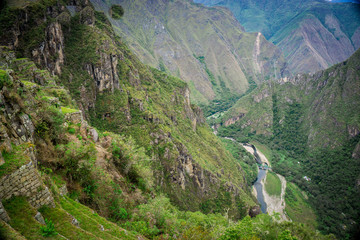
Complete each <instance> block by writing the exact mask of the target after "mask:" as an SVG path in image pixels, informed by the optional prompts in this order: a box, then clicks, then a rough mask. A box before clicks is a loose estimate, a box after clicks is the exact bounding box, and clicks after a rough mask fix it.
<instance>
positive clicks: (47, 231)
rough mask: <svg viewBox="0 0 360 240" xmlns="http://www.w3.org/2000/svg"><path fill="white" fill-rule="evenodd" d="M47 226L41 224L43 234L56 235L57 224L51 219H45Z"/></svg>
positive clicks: (47, 235) (45, 235)
mask: <svg viewBox="0 0 360 240" xmlns="http://www.w3.org/2000/svg"><path fill="white" fill-rule="evenodd" d="M45 223H46V226H41V227H40V230H41V235H42V236H44V237H50V236H55V235H56V234H57V232H56V231H55V226H54V224H53V222H52V221H51V220H47V219H45Z"/></svg>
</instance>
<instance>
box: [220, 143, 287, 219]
mask: <svg viewBox="0 0 360 240" xmlns="http://www.w3.org/2000/svg"><path fill="white" fill-rule="evenodd" d="M226 139H229V140H231V141H233V142H236V141H235V139H232V138H226ZM239 144H240V145H241V146H242V147H243V148H245V150H246V151H248V152H249V153H251V154H252V155H253V156H254V157H255V160H256V162H257V164H258V165H259V169H258V175H257V178H256V181H255V182H254V184H253V194H254V196H256V198H257V200H258V202H259V203H260V206H261V212H263V213H269V214H273V213H274V212H276V213H279V214H280V218H281V219H282V220H285V221H289V220H290V219H289V218H288V217H287V215H286V213H285V189H286V180H285V178H284V177H283V176H281V175H279V174H276V175H277V176H278V177H279V179H280V181H281V195H280V196H273V195H269V194H268V193H267V192H266V191H265V181H266V174H267V170H268V169H269V168H270V163H269V161H268V159H267V158H266V156H265V155H264V154H263V153H262V152H260V151H259V150H257V149H256V147H255V146H254V145H252V144H248V143H239ZM290 221H291V220H290Z"/></svg>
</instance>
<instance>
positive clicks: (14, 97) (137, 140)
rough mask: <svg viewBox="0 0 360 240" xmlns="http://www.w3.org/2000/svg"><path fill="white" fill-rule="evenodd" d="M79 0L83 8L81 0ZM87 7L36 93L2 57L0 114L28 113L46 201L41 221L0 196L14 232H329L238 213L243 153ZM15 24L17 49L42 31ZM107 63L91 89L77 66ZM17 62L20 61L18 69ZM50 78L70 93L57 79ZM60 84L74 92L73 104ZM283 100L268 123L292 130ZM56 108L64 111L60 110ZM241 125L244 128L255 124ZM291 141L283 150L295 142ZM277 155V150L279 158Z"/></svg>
mask: <svg viewBox="0 0 360 240" xmlns="http://www.w3.org/2000/svg"><path fill="white" fill-rule="evenodd" d="M41 4H42V5H41V6H40V7H39V8H38V10H39V13H36V14H34V16H35V19H31V23H34V22H35V21H36V18H37V20H39V19H43V17H44V16H43V15H44V14H45V12H46V11H45V10H46V9H47V8H46V4H50V2H43V1H41ZM43 4H45V5H43ZM61 5H62V2H57V5H56V6H57V7H61ZM189 6H192V5H189ZM31 9H32V8H31ZM86 9H87V11H90V13H91V11H92V10H91V7H89V6H88V7H87V8H86ZM55 10H57V9H55ZM55 12H56V11H55ZM29 14H31V12H29ZM95 15H96V21H97V23H96V24H95V26H91V27H90V26H87V25H83V24H81V16H80V14H75V16H74V17H72V19H71V22H70V23H69V24H66V25H63V26H62V28H63V32H64V34H65V36H64V41H65V47H64V49H65V60H66V62H65V64H64V66H62V74H61V75H60V76H59V78H56V77H51V76H50V74H49V73H48V72H46V71H45V72H44V73H43V75H41V76H42V77H44V78H45V80H44V81H43V82H42V81H40V80H39V81H37V80H36V84H37V85H38V86H37V87H38V90H37V91H27V89H25V90H24V89H22V90H21V89H20V88H19V87H20V86H24V85H22V84H21V81H27V82H32V81H35V80H34V79H32V78H31V77H29V76H31V75H34V73H39V72H36V71H39V70H38V69H37V67H36V66H35V64H34V63H32V62H31V61H29V60H27V59H18V61H13V63H8V62H7V61H6V60H3V59H1V61H4V62H5V63H6V64H9V65H6V66H9V68H13V73H12V76H13V79H14V82H13V84H14V85H13V86H12V87H10V86H9V87H7V91H8V93H4V94H3V97H4V99H5V100H6V101H5V102H6V103H7V104H9V102H10V103H12V104H13V105H14V106H16V107H14V108H16V111H14V112H13V113H14V114H13V116H9V114H4V116H3V118H2V121H3V122H4V123H3V122H2V124H3V126H4V128H5V130H6V131H8V132H11V130H12V129H11V126H12V123H13V122H14V121H15V120H16V121H18V120H19V119H20V117H23V116H27V117H28V118H26V120H28V119H30V120H31V122H32V123H33V125H34V126H35V129H34V134H33V135H34V136H32V138H29V141H31V142H30V143H29V144H28V143H26V144H27V145H28V147H30V146H31V147H32V148H33V150H35V153H36V158H37V159H38V166H39V169H40V170H41V179H42V181H44V183H45V184H46V185H47V187H48V189H49V190H50V191H51V193H52V195H53V197H54V199H55V207H53V208H50V207H48V206H43V207H42V208H41V209H39V211H40V212H41V213H42V215H43V216H44V218H45V219H47V225H46V226H42V225H40V224H39V223H38V222H36V221H35V219H34V215H35V214H36V209H34V208H32V207H31V206H30V205H29V204H28V202H27V199H26V198H24V197H14V198H11V199H9V200H5V201H4V206H5V209H6V211H7V212H8V213H9V215H10V218H11V221H10V225H11V226H12V227H13V228H14V229H15V230H16V231H18V232H19V233H21V234H22V235H23V236H24V237H26V238H28V239H45V237H44V236H45V235H53V233H54V232H55V231H56V232H57V233H58V234H56V235H53V236H49V238H52V239H60V238H63V237H62V236H64V237H65V238H67V239H98V238H102V239H127V238H128V239H138V238H143V236H145V237H147V238H151V239H164V238H169V237H170V238H177V239H218V238H220V239H221V238H223V239H234V238H235V239H236V238H240V239H241V238H244V237H246V238H250V239H251V238H252V239H259V238H260V239H286V238H289V239H291V238H292V239H294V237H296V238H298V239H331V236H322V235H321V234H319V233H317V232H314V231H313V230H312V229H309V228H308V227H307V226H304V225H301V224H297V223H291V222H290V223H278V222H277V221H276V220H275V219H274V218H272V217H271V216H268V215H259V216H257V217H256V218H253V219H251V218H249V217H248V216H247V214H248V209H249V208H250V207H252V206H254V205H255V202H254V199H253V198H252V196H251V195H250V189H249V185H250V184H249V183H250V182H251V181H253V179H254V178H255V176H256V164H254V159H253V158H252V157H251V156H249V154H247V153H246V152H244V151H243V150H242V149H241V148H239V146H236V145H235V144H234V143H233V142H231V141H230V142H229V141H227V140H226V141H224V143H222V142H221V141H219V139H218V138H217V137H216V136H215V135H214V134H213V133H212V132H211V129H210V128H209V127H208V126H207V125H206V124H205V123H204V121H205V120H204V118H203V116H202V113H201V111H200V109H199V108H198V107H197V106H195V105H192V104H191V103H190V102H189V96H188V93H189V92H188V87H187V84H186V83H184V82H182V81H181V80H180V79H178V78H176V77H172V76H168V75H167V74H165V73H164V72H162V71H159V70H157V69H154V68H150V67H147V66H144V65H143V64H142V63H141V62H140V61H139V60H138V59H137V57H136V56H135V55H133V54H132V53H131V52H130V51H129V50H128V48H127V47H126V46H125V45H124V44H123V43H122V42H121V41H120V39H119V38H118V37H116V36H114V35H113V32H111V31H109V29H108V28H107V27H105V26H106V25H107V22H106V21H105V19H104V18H103V17H104V16H103V15H101V14H99V13H97V14H96V13H95ZM29 16H32V15H29ZM53 20H54V19H49V21H50V22H51V21H53ZM48 23H49V22H46V24H48ZM46 24H44V25H41V24H39V26H37V27H38V28H39V29H40V30H41V31H40V30H39V29H37V28H36V29H35V30H36V32H35V33H34V34H36V35H37V34H38V33H39V32H41V33H42V32H43V30H44V28H45V27H46V26H47V25H46ZM29 29H30V30H34V29H33V27H30V28H29ZM24 31H25V32H24V33H23V34H22V35H21V36H19V38H20V39H19V42H20V43H21V44H20V49H19V52H17V54H21V53H24V54H27V55H28V56H30V55H29V53H28V51H30V50H32V49H31V48H32V47H33V46H35V45H36V46H37V44H38V40H40V39H41V38H37V37H36V36H35V37H34V41H28V40H29V39H27V38H28V37H31V36H30V35H31V34H30V33H27V30H26V29H25V30H24ZM23 37H24V39H23ZM42 37H44V36H42ZM242 37H244V38H246V37H247V36H245V35H244V36H242ZM41 40H43V39H41ZM25 46H30V47H31V48H29V49H27V48H25ZM16 51H17V50H16ZM109 57H117V58H118V59H117V60H118V61H117V62H118V64H117V66H116V68H115V67H114V66H113V65H112V64H113V63H114V62H115V61H114V62H112V60H111V61H110V60H109V61H108V62H106V63H104V61H106V59H108V58H109ZM199 61H204V58H199ZM109 62H111V63H109ZM12 64H13V65H12ZM109 64H110V65H109ZM1 66H5V64H1ZM109 66H111V71H112V72H111V74H110V75H112V76H113V75H114V72H115V71H116V73H117V75H118V76H119V79H118V80H119V84H118V86H119V87H118V88H117V85H116V84H115V80H114V86H115V89H114V90H113V89H112V88H110V87H108V85H107V84H105V85H104V86H105V87H104V89H101V91H100V89H99V88H97V82H96V81H94V76H92V74H91V75H90V74H89V72H91V70H89V71H88V70H87V69H93V71H94V69H100V70H104V71H105V68H107V67H109ZM21 67H24V69H25V70H24V69H23V70H20V69H21ZM205 69H207V66H205ZM205 71H206V70H205ZM24 72H28V75H26V74H25V73H24ZM206 72H207V74H208V77H209V78H210V79H212V80H214V83H216V84H217V86H219V89H222V90H224V92H226V93H229V91H228V87H226V86H227V85H226V84H227V83H226V84H225V81H222V79H221V77H219V76H215V75H214V74H212V72H211V71H210V70H209V71H206ZM4 76H5V75H4ZM70 79H71V81H69V80H70ZM97 80H99V81H105V80H104V79H101V78H100V79H97ZM107 80H109V79H107ZM111 81H113V79H112V80H111ZM116 81H117V79H116ZM27 82H25V83H27ZM60 82H62V83H63V84H64V85H65V88H68V89H69V93H68V92H67V91H66V90H65V89H63V88H62V87H60V86H58V84H59V83H60ZM25 85H26V84H25ZM27 85H30V84H27ZM83 88H85V90H86V91H83ZM61 89H62V90H61ZM70 94H71V96H72V97H73V98H74V99H75V100H77V101H78V102H73V101H72V98H71V97H70ZM95 94H96V95H95ZM229 96H230V95H229ZM245 97H248V98H250V97H249V96H245ZM9 105H10V104H9ZM76 105H79V106H81V107H82V108H81V109H84V114H85V116H87V117H88V121H89V123H88V124H89V125H90V126H95V127H96V129H97V131H98V134H99V139H98V141H96V142H94V140H93V138H92V136H91V134H90V130H91V127H90V126H89V125H88V124H85V123H84V122H82V123H79V124H74V123H70V122H65V116H64V114H65V113H67V112H74V111H76V110H75V106H76ZM279 105H280V104H279ZM63 106H67V107H63ZM286 106H287V107H289V108H290V110H288V112H287V113H286V117H288V118H290V120H289V121H288V122H287V120H285V125H284V126H285V127H284V128H283V126H279V128H280V129H284V130H287V129H291V130H292V131H294V133H296V131H295V130H296V129H295V128H296V127H297V126H299V125H298V124H299V122H301V119H302V118H301V117H300V116H299V115H301V114H303V107H302V106H300V107H299V106H297V105H295V106H292V105H289V106H288V105H286ZM60 107H62V108H63V109H64V110H65V112H61V111H60ZM270 109H271V108H270ZM270 112H271V111H270ZM285 112H286V111H285ZM293 112H295V114H294V115H295V116H292V114H293ZM280 113H282V111H281V112H280ZM23 114H27V115H23ZM13 119H15V120H13ZM292 121H294V122H295V123H292ZM19 122H21V120H19ZM293 124H294V125H293ZM29 129H31V128H30V127H29ZM230 130H231V129H230ZM28 131H31V130H28ZM69 133H70V134H69ZM248 133H250V134H247V137H249V138H250V137H252V136H254V135H255V133H256V132H255V133H254V131H253V130H252V131H249V132H248ZM251 134H252V135H251ZM279 134H280V133H279ZM12 137H13V138H16V136H15V135H14V136H12ZM9 139H10V138H9ZM269 139H271V138H270V137H267V138H264V141H267V140H269ZM279 139H280V140H284V139H292V140H293V141H295V142H297V141H298V139H297V138H293V137H292V136H290V135H287V134H280V135H279ZM18 141H20V140H18ZM262 143H263V142H262ZM31 144H33V145H31ZM224 145H225V146H226V148H227V149H228V150H226V149H225V148H224ZM20 146H22V145H20ZM287 147H289V146H287ZM13 150H14V152H12V151H9V152H6V151H4V152H3V157H4V159H5V162H6V163H5V164H4V165H5V166H10V167H9V168H8V167H6V168H5V169H6V171H4V174H8V173H10V170H11V171H13V170H15V169H16V168H17V167H18V166H17V165H16V166H15V165H14V166H13V165H11V164H10V165H6V164H7V163H15V162H17V164H23V162H22V160H21V159H19V156H21V154H18V155H16V154H17V152H16V151H18V149H17V148H16V147H15V146H14V147H13ZM25 150H26V149H22V152H23V153H24V152H25ZM287 150H288V148H286V149H283V148H281V146H280V145H279V148H278V151H276V152H275V153H274V154H273V159H274V163H275V165H276V163H278V162H280V161H282V160H283V158H282V157H283V156H284V159H285V157H288V156H289V154H287V152H286V151H287ZM290 150H291V151H293V153H294V154H295V153H297V151H299V149H297V148H291V149H290ZM6 154H8V155H6ZM24 154H25V153H24ZM276 154H278V155H279V156H281V159H280V160H277V155H276ZM346 157H348V156H346ZM279 165H280V164H279ZM9 169H10V170H9ZM8 170H9V171H8ZM292 170H293V169H292ZM291 174H292V172H290V173H288V175H291ZM300 174H301V173H300ZM310 174H312V175H315V172H314V173H311V172H310ZM244 176H245V179H244ZM314 179H316V177H315V178H314ZM325 180H330V179H325ZM350 180H353V179H351V177H347V178H346V180H344V181H350ZM314 181H315V180H314ZM64 185H65V187H66V189H67V190H68V192H69V193H68V196H61V195H63V194H61V195H60V190H59V188H60V187H61V188H63V187H64ZM63 190H64V189H62V190H61V192H62V191H63ZM353 192H354V193H356V191H355V190H354V191H353ZM85 205H86V206H85ZM200 211H201V212H200ZM70 214H71V215H70ZM99 215H101V216H99ZM74 218H75V219H76V220H77V221H75V219H74ZM110 221H112V222H110ZM73 223H75V224H77V223H78V225H79V226H75V225H74V224H73ZM120 226H121V227H120ZM6 231H7V230H6Z"/></svg>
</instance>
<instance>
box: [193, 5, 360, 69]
mask: <svg viewBox="0 0 360 240" xmlns="http://www.w3.org/2000/svg"><path fill="white" fill-rule="evenodd" d="M194 1H195V2H197V3H203V4H205V5H208V6H224V7H227V8H228V9H230V10H231V11H232V12H233V13H234V15H235V17H236V18H237V19H238V20H239V22H240V23H241V24H242V25H243V26H244V28H245V30H246V31H249V32H261V33H262V34H264V36H265V37H266V39H269V40H270V41H271V42H273V43H274V44H275V45H277V46H278V47H279V48H280V49H281V50H282V52H283V53H284V55H285V58H286V60H287V61H288V63H289V68H290V70H291V71H292V72H294V73H302V72H315V71H317V70H320V69H325V68H327V67H329V66H331V65H333V64H335V63H338V62H341V61H344V60H346V59H347V58H348V57H350V55H351V54H352V53H354V51H355V50H356V49H358V48H359V47H360V28H359V27H360V6H359V5H358V4H354V3H336V4H329V1H320V0H304V1H297V0H289V1H285V0H281V1H278V0H270V1H266V2H264V1H260V0H245V1H236V0H223V1H219V0H194ZM332 2H359V1H332Z"/></svg>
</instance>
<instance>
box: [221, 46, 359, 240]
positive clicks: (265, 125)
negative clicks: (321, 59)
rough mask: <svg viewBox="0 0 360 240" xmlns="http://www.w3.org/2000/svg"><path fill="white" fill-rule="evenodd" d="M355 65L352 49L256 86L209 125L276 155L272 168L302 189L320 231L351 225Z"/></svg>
mask: <svg viewBox="0 0 360 240" xmlns="http://www.w3.org/2000/svg"><path fill="white" fill-rule="evenodd" d="M359 66H360V51H359V50H358V51H357V52H356V53H355V54H354V55H353V56H352V57H351V58H350V59H349V60H347V61H345V62H343V63H340V64H337V65H334V66H333V67H331V68H329V69H327V70H325V71H320V72H317V73H315V74H312V75H298V76H296V77H295V78H290V79H286V78H285V79H281V80H279V81H278V82H273V83H268V84H263V85H262V86H260V87H259V88H258V89H256V90H255V91H253V93H252V94H250V95H247V96H246V97H243V98H241V99H240V100H239V101H238V102H237V103H236V105H235V106H234V107H233V108H231V109H230V110H229V111H228V112H227V113H226V114H225V115H224V116H223V119H222V120H221V122H222V123H220V122H218V123H217V126H218V127H219V126H220V125H222V126H223V127H220V128H219V129H218V132H219V134H220V135H224V136H232V137H235V138H237V139H238V140H240V141H247V140H249V139H256V140H258V141H261V142H263V143H265V144H267V145H269V146H271V147H272V148H273V149H274V151H275V152H278V154H277V155H276V156H275V157H274V158H273V159H272V160H273V162H272V164H273V167H274V170H275V171H278V172H279V173H281V174H284V175H285V176H286V177H287V178H288V180H292V181H294V182H296V183H297V184H298V185H300V186H301V187H302V188H303V189H304V190H307V191H308V192H309V193H310V194H311V196H312V197H311V199H312V204H313V206H314V207H315V209H316V211H317V214H318V217H319V223H320V228H321V229H322V230H323V231H327V232H333V233H336V234H338V235H339V236H341V237H344V236H345V235H346V233H345V232H346V231H354V229H356V226H358V224H359V222H357V219H358V217H359V207H360V202H359V199H358V197H357V196H359V191H360V189H359V184H358V182H359V177H360V172H359V169H360V168H359V167H360V162H359V145H360V139H359V136H360V135H359V133H360V118H359V112H360V108H359V106H360V105H359V99H360V95H359V94H360V72H359ZM304 176H307V177H306V178H305V177H304ZM309 179H311V180H309Z"/></svg>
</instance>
